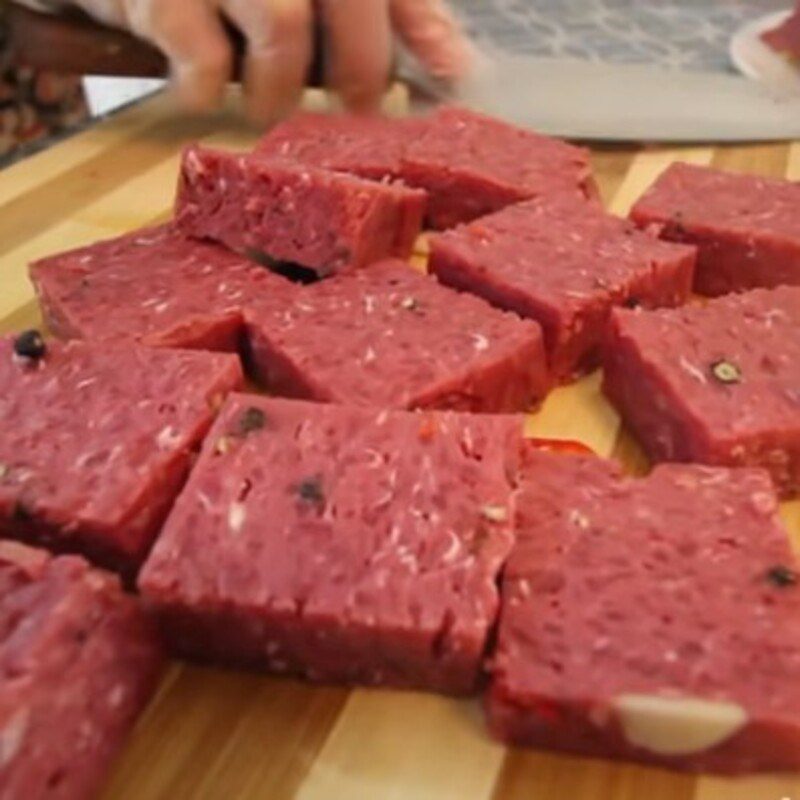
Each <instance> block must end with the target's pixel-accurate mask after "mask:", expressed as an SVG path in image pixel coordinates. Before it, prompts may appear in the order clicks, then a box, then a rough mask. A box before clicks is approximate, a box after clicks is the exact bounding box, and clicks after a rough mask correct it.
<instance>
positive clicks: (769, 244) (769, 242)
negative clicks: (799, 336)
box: [631, 163, 800, 297]
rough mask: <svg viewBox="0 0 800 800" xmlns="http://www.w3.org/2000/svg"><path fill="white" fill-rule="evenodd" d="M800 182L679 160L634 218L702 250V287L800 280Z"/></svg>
mask: <svg viewBox="0 0 800 800" xmlns="http://www.w3.org/2000/svg"><path fill="white" fill-rule="evenodd" d="M798 204H800V184H798V183H794V182H792V181H781V180H772V179H769V178H762V177H756V176H753V175H737V174H733V173H729V172H722V171H720V170H715V169H711V168H709V167H698V166H694V165H692V164H681V163H676V164H672V165H671V166H670V167H669V168H668V169H667V170H666V172H664V174H663V175H662V176H661V177H660V178H659V179H658V180H657V181H656V182H655V183H654V184H653V186H651V187H650V189H649V190H648V191H647V192H646V193H645V194H644V195H643V196H642V198H641V199H640V200H639V201H638V202H637V203H636V205H635V206H634V207H633V209H632V211H631V219H632V220H633V221H634V222H635V223H636V224H637V225H639V226H640V227H647V228H650V229H651V230H653V231H656V232H658V233H659V234H660V236H661V237H662V238H663V239H667V240H669V241H673V242H688V243H689V244H694V245H696V246H697V248H698V257H697V270H696V273H695V290H696V291H697V292H698V293H699V294H704V295H708V296H712V297H713V296H717V295H722V294H727V293H729V292H737V291H742V290H745V289H754V288H758V287H763V288H772V287H775V286H780V285H783V284H789V285H799V284H800V219H799V218H798V216H797V207H798Z"/></svg>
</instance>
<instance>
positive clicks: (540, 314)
mask: <svg viewBox="0 0 800 800" xmlns="http://www.w3.org/2000/svg"><path fill="white" fill-rule="evenodd" d="M694 261H695V250H694V248H692V247H687V246H685V245H675V244H670V243H667V242H661V241H659V240H658V239H656V238H655V237H653V236H650V235H648V234H646V233H642V232H640V231H638V230H636V229H635V228H634V226H633V225H632V224H631V223H630V222H627V221H625V220H621V219H619V218H618V217H614V216H611V215H610V214H606V213H605V212H604V211H603V210H602V208H600V207H599V206H596V205H594V204H590V203H587V202H585V201H583V200H581V199H580V198H576V197H572V196H570V195H561V196H559V197H543V198H537V199H535V200H530V201H528V202H526V203H520V204H518V205H514V206H510V207H509V208H506V209H504V210H503V211H500V212H498V213H497V214H493V215H491V216H488V217H483V218H482V219H479V220H477V221H476V222H473V223H472V224H470V225H466V226H462V227H459V228H456V229H454V230H452V231H448V232H446V233H443V234H441V235H438V236H435V237H433V239H432V240H431V256H430V261H429V267H430V270H431V271H432V272H433V273H435V275H436V276H437V277H438V278H439V280H440V281H441V282H442V283H444V284H446V285H448V286H453V287H455V288H456V289H461V290H464V291H467V292H472V293H474V294H477V295H479V296H480V297H482V298H483V299H484V300H487V301H488V302H490V303H492V304H493V305H495V306H498V307H499V308H503V309H506V310H508V311H514V312H516V313H517V314H519V315H520V316H523V317H529V318H530V319H534V320H536V321H537V322H538V323H539V324H540V325H541V326H542V328H543V330H544V337H545V345H546V348H547V352H548V360H549V363H550V369H551V371H552V373H553V374H554V377H555V378H556V379H557V380H559V381H566V380H569V379H570V378H573V377H575V376H576V375H579V374H581V373H582V372H586V371H587V370H588V369H591V368H593V367H595V366H596V365H597V362H598V359H599V355H600V345H601V342H602V339H603V337H604V335H605V332H606V328H607V325H608V315H609V312H610V311H611V308H612V307H613V306H615V305H620V304H623V303H626V304H637V305H638V304H641V305H644V306H651V307H652V306H674V305H679V304H680V303H684V302H686V300H687V298H688V297H689V294H690V291H691V286H692V272H693V269H694Z"/></svg>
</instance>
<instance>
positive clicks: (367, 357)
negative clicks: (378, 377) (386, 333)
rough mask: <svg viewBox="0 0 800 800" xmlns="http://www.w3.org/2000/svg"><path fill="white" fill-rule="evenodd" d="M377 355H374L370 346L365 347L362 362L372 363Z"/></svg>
mask: <svg viewBox="0 0 800 800" xmlns="http://www.w3.org/2000/svg"><path fill="white" fill-rule="evenodd" d="M377 358H378V356H377V355H376V353H375V351H374V350H373V349H372V348H371V347H368V348H367V352H366V353H364V363H365V364H372V362H373V361H376V360H377Z"/></svg>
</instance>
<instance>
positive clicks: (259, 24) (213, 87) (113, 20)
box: [22, 0, 471, 122]
mask: <svg viewBox="0 0 800 800" xmlns="http://www.w3.org/2000/svg"><path fill="white" fill-rule="evenodd" d="M22 2H23V3H24V4H26V5H30V6H33V7H36V8H42V7H43V6H45V7H47V6H49V7H51V8H52V7H54V6H56V7H57V6H65V5H75V6H78V7H80V8H82V9H83V10H84V11H86V12H88V13H89V14H90V15H92V16H93V17H95V18H96V19H98V20H100V21H102V22H105V23H107V24H110V25H114V26H116V27H120V28H127V29H129V30H131V31H132V32H133V33H135V34H137V35H138V36H140V37H142V38H145V39H148V40H150V41H151V42H153V43H154V44H155V45H156V46H158V47H159V48H160V49H161V50H162V51H163V52H164V53H165V55H166V56H167V58H168V59H169V61H170V64H171V69H172V77H173V81H174V84H175V87H176V89H177V91H178V94H179V97H180V99H181V101H182V102H183V104H184V105H185V106H187V107H189V108H193V109H198V110H200V109H208V108H211V107H213V106H214V105H215V104H216V103H217V102H218V101H219V100H220V98H221V95H222V92H223V89H224V88H225V84H226V82H227V81H228V79H229V77H230V74H231V68H232V59H233V53H232V50H231V45H230V42H229V40H228V38H227V36H226V34H225V29H224V27H223V24H222V18H223V17H224V18H225V19H227V20H228V21H229V22H231V23H232V24H233V25H234V26H235V27H237V28H238V29H239V30H240V31H241V32H242V34H243V35H244V37H245V39H246V40H247V55H246V60H245V65H244V89H245V97H246V100H247V109H248V113H249V114H250V116H251V117H253V118H254V119H256V120H258V121H261V122H269V121H271V120H273V119H276V118H278V117H280V116H282V115H284V114H286V113H287V112H288V111H290V110H291V108H292V107H293V106H294V105H295V103H296V102H297V100H298V98H299V97H300V93H301V92H302V89H303V86H304V83H305V79H306V76H307V73H308V70H309V68H310V65H311V61H312V59H313V55H314V54H313V46H314V44H313V42H314V26H315V24H319V25H320V27H321V29H322V31H323V32H324V34H325V45H326V54H325V63H326V66H327V70H328V81H329V83H330V86H331V88H333V89H335V90H337V91H338V92H339V94H340V95H341V97H342V99H343V100H344V102H345V105H347V106H348V107H350V108H354V109H369V108H371V107H373V106H374V105H375V104H376V103H377V102H378V100H379V98H380V97H381V95H382V93H383V91H384V89H385V87H386V84H387V81H388V79H389V72H390V69H391V64H392V55H393V39H394V36H395V35H396V36H397V37H398V38H399V39H400V40H401V41H402V42H403V43H404V44H405V45H406V46H407V47H408V49H409V50H410V51H411V52H412V53H413V54H414V55H415V56H416V57H417V58H418V59H419V61H420V62H421V63H422V64H423V66H425V67H426V68H427V69H428V70H429V71H430V72H431V74H432V75H433V76H434V77H436V78H438V79H440V80H444V81H453V82H455V81H458V80H459V79H460V78H461V77H463V76H464V75H465V73H466V72H467V70H468V67H469V64H470V59H471V50H470V46H469V43H468V41H467V40H466V38H465V37H464V35H463V34H462V32H461V30H460V28H459V26H458V24H457V23H456V21H455V18H454V17H453V14H452V12H451V11H450V9H449V7H448V5H447V3H446V2H445V0H22ZM315 17H318V19H315Z"/></svg>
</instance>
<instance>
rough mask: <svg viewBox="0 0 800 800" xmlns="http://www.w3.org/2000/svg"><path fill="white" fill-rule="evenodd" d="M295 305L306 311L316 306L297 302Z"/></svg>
mask: <svg viewBox="0 0 800 800" xmlns="http://www.w3.org/2000/svg"><path fill="white" fill-rule="evenodd" d="M294 307H295V308H299V309H300V311H306V312H308V311H313V310H314V306H310V305H308V304H307V303H295V304H294Z"/></svg>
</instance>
